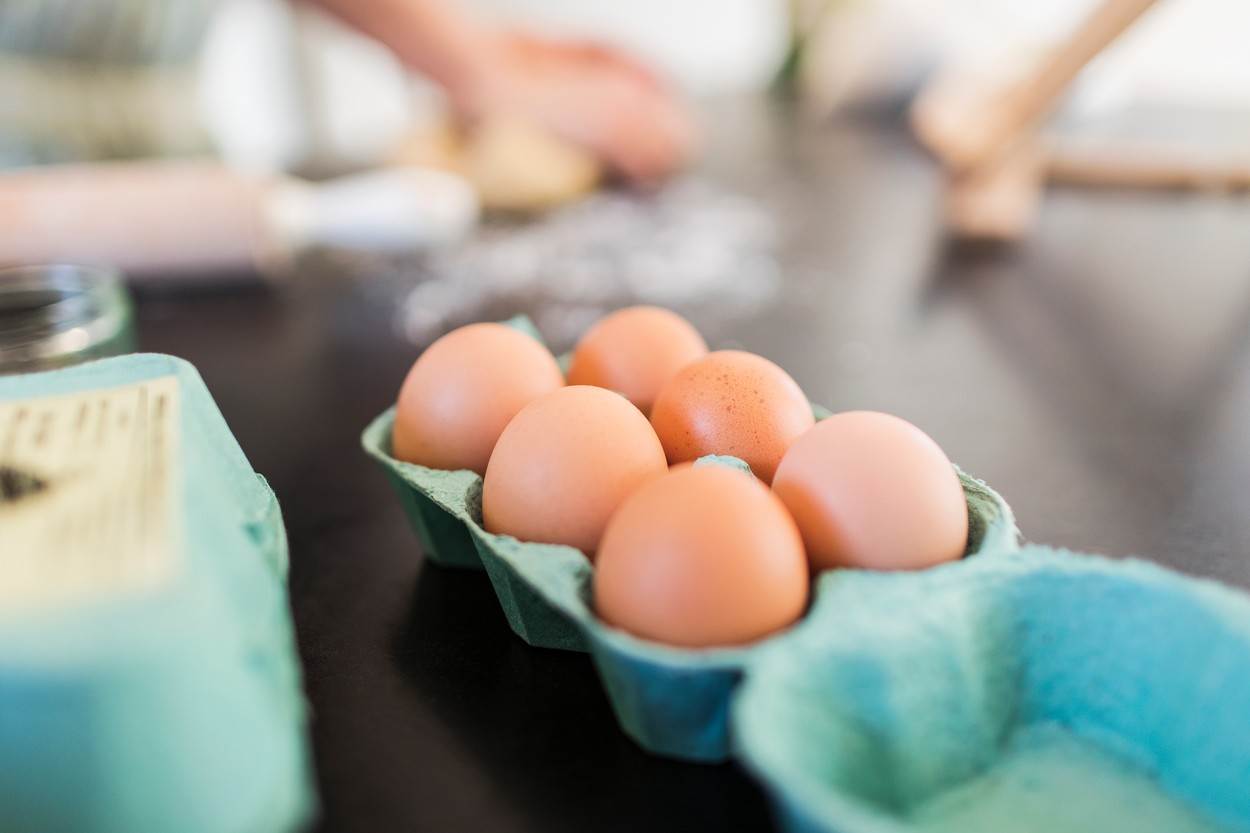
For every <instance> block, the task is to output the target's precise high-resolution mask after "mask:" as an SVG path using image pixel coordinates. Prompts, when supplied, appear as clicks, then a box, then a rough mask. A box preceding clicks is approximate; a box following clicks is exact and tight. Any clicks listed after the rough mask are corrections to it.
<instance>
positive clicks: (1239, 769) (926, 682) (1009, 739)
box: [732, 546, 1250, 833]
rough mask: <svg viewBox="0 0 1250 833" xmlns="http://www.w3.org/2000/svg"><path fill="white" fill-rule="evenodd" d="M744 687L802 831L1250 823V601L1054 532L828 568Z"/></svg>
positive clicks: (748, 716) (755, 729)
mask: <svg viewBox="0 0 1250 833" xmlns="http://www.w3.org/2000/svg"><path fill="white" fill-rule="evenodd" d="M815 596H816V601H815V604H814V606H813V609H812V611H811V613H810V614H809V616H808V620H807V623H805V626H804V627H803V628H801V629H799V630H797V631H796V632H795V633H794V635H793V636H792V638H790V639H788V640H786V641H785V643H784V644H779V643H778V644H774V645H770V646H764V647H762V648H761V650H760V652H759V656H758V658H757V659H756V660H755V661H754V662H753V664H752V667H751V671H750V674H749V675H748V677H747V679H746V681H745V683H744V684H743V685H742V686H741V687H740V689H739V693H738V695H737V696H736V697H735V699H734V705H733V709H732V712H733V719H732V725H733V730H734V739H735V745H736V750H735V751H736V754H737V756H738V757H739V758H740V760H742V761H743V762H744V764H745V765H746V767H747V768H748V769H749V770H750V771H751V772H753V773H754V774H755V776H756V777H757V778H758V779H759V780H760V781H761V782H762V783H763V785H764V786H765V788H766V790H767V791H768V792H769V793H770V794H771V796H772V798H773V800H774V806H775V807H776V809H777V810H778V812H777V816H778V819H779V820H780V821H781V823H782V825H783V826H784V827H785V828H786V829H787V830H791V831H796V833H798V831H802V833H904V832H905V831H920V830H924V831H939V830H943V831H944V830H951V831H954V830H959V831H968V833H976V831H1001V830H1064V831H1088V833H1105V832H1107V831H1133V832H1134V833H1165V832H1166V833H1197V831H1215V830H1223V831H1234V830H1240V831H1245V830H1250V720H1247V719H1246V710H1247V706H1250V598H1248V597H1246V596H1245V595H1243V594H1240V593H1237V592H1234V591H1232V590H1229V589H1228V588H1225V587H1222V586H1220V585H1217V584H1215V583H1213V582H1209V581H1204V580H1199V579H1192V578H1186V577H1182V576H1180V575H1177V574H1176V573H1172V572H1169V571H1167V570H1164V569H1162V568H1160V567H1156V566H1154V565H1151V564H1147V563H1144V562H1140V561H1133V560H1126V561H1110V560H1107V559H1104V558H1101V557H1097V556H1089V555H1078V554H1074V553H1071V552H1066V551H1060V550H1054V549H1051V548H1047V547H1042V546H1028V547H1025V548H1023V549H1021V550H1019V551H1018V552H1015V553H1011V554H1004V555H1003V556H1001V557H996V558H986V559H971V560H969V561H965V562H958V563H953V564H949V565H943V566H940V567H937V568H934V569H931V570H927V571H923V572H917V573H910V574H900V575H887V574H879V573H878V574H874V573H870V572H866V571H837V572H832V573H826V574H825V575H823V576H821V577H820V579H819V581H818V586H817V591H816V594H815Z"/></svg>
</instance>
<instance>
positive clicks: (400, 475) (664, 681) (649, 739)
mask: <svg viewBox="0 0 1250 833" xmlns="http://www.w3.org/2000/svg"><path fill="white" fill-rule="evenodd" d="M813 411H814V414H815V415H816V416H817V418H823V417H825V416H828V414H829V412H828V411H826V410H824V409H823V408H813ZM394 419H395V413H394V409H393V408H392V409H390V410H388V411H386V412H385V413H384V414H382V415H381V416H379V417H378V418H377V419H376V420H374V422H373V423H372V424H370V425H369V427H368V428H366V429H365V431H364V434H363V435H362V444H363V446H364V449H365V451H366V452H367V453H368V454H369V455H370V456H372V457H373V458H374V459H375V460H377V461H378V462H379V463H380V464H381V465H382V467H383V469H384V470H385V471H386V473H387V475H388V477H389V478H390V480H391V482H392V484H393V485H394V487H395V490H396V492H397V493H398V494H399V497H400V500H401V501H402V502H403V504H404V507H405V510H406V512H407V514H408V518H409V520H410V522H411V524H412V527H413V529H414V530H415V531H416V533H417V536H418V538H419V539H420V540H421V543H422V547H423V550H424V552H425V554H426V557H427V558H428V559H429V560H431V561H433V562H434V563H436V564H441V565H444V566H449V567H468V568H475V569H484V570H485V571H486V573H487V575H488V576H489V578H490V581H491V584H492V586H493V587H494V589H495V594H496V596H497V597H498V599H499V603H500V605H501V607H502V608H503V611H504V614H505V616H506V617H507V620H508V624H509V625H510V626H511V628H512V630H513V631H514V632H515V633H516V634H517V635H518V636H520V637H521V638H522V639H523V640H525V641H526V642H527V643H529V644H530V645H533V646H535V647H539V648H560V649H565V650H572V651H588V652H589V653H590V654H591V657H592V658H593V660H594V663H595V666H596V669H597V670H598V673H599V676H600V679H601V680H602V682H603V684H604V687H605V689H606V690H607V693H608V698H609V700H610V702H611V704H612V708H613V711H614V712H615V714H616V717H617V720H618V722H619V723H620V725H621V727H622V728H623V729H624V731H625V732H626V733H627V734H628V735H629V736H630V737H632V738H633V739H634V740H636V741H637V742H638V743H639V744H640V745H641V746H642V747H643V748H645V749H647V750H649V751H651V752H654V753H656V754H660V755H664V756H668V757H673V758H680V759H684V760H693V761H720V760H724V759H725V758H727V757H728V755H729V753H730V731H729V704H730V699H731V696H732V694H733V691H734V689H735V688H736V687H737V686H738V684H739V683H740V682H741V680H742V678H743V675H744V673H745V671H746V669H747V667H748V666H749V665H750V664H751V663H752V662H753V661H754V658H755V657H756V656H758V655H759V654H760V652H761V651H762V650H764V649H765V648H766V647H767V646H769V645H771V644H778V643H784V642H785V641H787V640H789V639H791V638H793V637H794V636H795V635H797V634H800V633H802V632H803V631H804V630H806V629H807V628H808V627H810V619H809V618H804V619H803V620H801V621H800V622H799V623H798V624H796V625H795V626H793V627H792V628H790V629H788V630H787V631H784V632H782V633H780V634H777V635H775V636H772V637H769V638H767V639H765V640H762V641H760V642H758V643H755V644H753V645H750V646H745V647H734V648H705V649H688V648H677V647H672V646H668V645H662V644H658V643H655V642H651V641H647V640H643V639H639V638H637V637H634V636H631V635H630V634H628V633H626V632H624V631H622V630H619V629H617V628H613V627H610V626H608V625H606V624H605V623H603V622H602V621H601V620H600V619H599V618H598V617H597V616H596V615H595V612H594V601H593V598H592V592H591V584H592V581H591V579H592V571H593V567H592V565H591V563H590V560H589V559H588V558H587V557H586V555H585V554H584V553H582V552H581V551H580V550H577V549H574V548H573V547H568V546H560V545H552V544H538V543H529V542H523V541H518V540H517V539H515V538H512V537H510V536H506V535H494V534H492V533H490V532H487V531H486V530H485V529H483V527H482V525H481V524H482V510H481V503H482V478H481V477H480V476H479V475H477V474H476V473H474V472H471V471H442V470H437V469H430V468H426V467H424V466H419V465H414V464H412V463H407V462H404V461H402V460H397V459H395V458H394V457H393V456H391V453H390V448H391V430H392V427H393V425H394ZM709 462H716V463H719V464H722V465H724V464H729V465H738V466H741V467H743V468H745V467H746V464H745V463H743V462H742V461H739V460H736V458H719V459H716V460H713V459H712V458H704V459H703V460H701V461H699V463H697V464H696V465H698V464H706V463H709ZM748 471H749V469H748ZM959 479H960V483H961V484H962V486H963V488H964V494H965V496H966V498H967V501H968V517H969V536H968V545H967V550H966V555H968V556H973V555H981V554H989V553H1002V552H1008V551H1011V550H1013V549H1015V548H1016V547H1017V546H1018V532H1017V529H1016V525H1015V520H1014V518H1013V516H1012V513H1011V509H1010V508H1009V507H1008V506H1007V504H1006V503H1005V502H1004V501H1003V500H1002V498H1001V497H999V496H998V495H997V494H996V493H995V492H994V491H993V490H992V489H990V488H989V487H988V486H986V485H985V484H984V483H983V482H981V481H980V480H977V479H976V478H974V477H971V476H969V475H967V474H965V473H964V472H959Z"/></svg>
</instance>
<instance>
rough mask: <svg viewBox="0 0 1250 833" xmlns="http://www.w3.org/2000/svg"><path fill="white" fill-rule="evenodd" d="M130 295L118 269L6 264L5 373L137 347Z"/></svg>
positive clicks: (0, 303)
mask: <svg viewBox="0 0 1250 833" xmlns="http://www.w3.org/2000/svg"><path fill="white" fill-rule="evenodd" d="M133 345H134V332H133V318H132V314H131V305H130V297H129V295H128V294H127V292H126V288H125V285H124V284H123V283H122V280H121V276H120V274H119V273H118V272H117V271H116V270H114V269H108V268H101V267H93V266H73V265H68V264H56V265H48V266H19V267H14V268H10V269H0V373H26V372H30V371H35V370H48V369H51V368H55V367H64V366H66V365H71V364H77V363H79V362H83V361H87V360H88V359H94V358H100V357H102V356H115V355H117V354H119V353H127V352H130V350H132V349H133Z"/></svg>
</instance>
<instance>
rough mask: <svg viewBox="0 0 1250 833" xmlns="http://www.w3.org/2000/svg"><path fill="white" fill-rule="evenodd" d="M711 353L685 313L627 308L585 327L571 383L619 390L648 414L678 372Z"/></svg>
mask: <svg viewBox="0 0 1250 833" xmlns="http://www.w3.org/2000/svg"><path fill="white" fill-rule="evenodd" d="M706 354H707V343H706V342H705V341H704V340H703V336H701V335H699V331H698V330H696V329H695V328H694V327H693V326H691V324H690V322H688V321H687V320H686V319H684V318H682V317H681V316H680V315H677V314H676V313H674V312H670V311H669V310H666V309H661V308H660V307H628V308H626V309H622V310H617V311H616V312H614V313H612V314H611V315H609V316H607V317H606V318H603V319H602V320H600V321H599V322H598V323H597V324H595V325H594V326H593V327H591V328H590V329H589V330H587V331H586V333H585V335H583V336H582V338H581V341H579V342H578V343H577V347H576V348H574V350H573V359H572V362H571V363H570V365H569V374H568V382H569V384H570V385H595V386H597V387H601V388H608V389H609V390H614V391H617V392H618V393H620V394H622V395H623V396H625V398H626V399H628V400H629V401H630V402H633V403H634V404H635V405H637V406H638V408H639V410H641V411H642V412H643V413H644V414H648V413H650V412H651V406H652V404H653V403H654V402H655V398H656V396H658V395H659V393H660V389H661V388H663V387H664V385H665V384H667V383H668V381H669V380H670V379H672V378H673V376H675V375H676V374H677V371H679V370H681V369H682V368H683V367H685V366H686V365H688V364H690V363H691V362H693V361H694V360H696V359H699V358H702V357H703V356H704V355H706Z"/></svg>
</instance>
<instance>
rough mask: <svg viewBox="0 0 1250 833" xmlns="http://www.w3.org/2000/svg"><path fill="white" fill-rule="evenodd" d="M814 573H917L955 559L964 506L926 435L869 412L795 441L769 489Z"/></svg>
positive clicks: (838, 419) (835, 420) (962, 536)
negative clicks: (794, 529) (797, 533)
mask: <svg viewBox="0 0 1250 833" xmlns="http://www.w3.org/2000/svg"><path fill="white" fill-rule="evenodd" d="M773 491H774V492H776V494H777V496H778V497H780V498H781V500H782V502H784V503H785V505H786V508H787V509H789V510H790V514H791V515H793V516H794V519H795V521H796V522H797V523H798V525H799V530H800V531H801V532H802V533H803V541H804V543H805V545H806V547H807V557H808V559H809V560H810V561H811V563H812V568H813V569H816V570H823V569H827V568H830V567H860V568H865V569H872V570H914V569H920V568H923V567H931V566H933V565H934V564H940V563H942V562H943V561H953V560H955V559H957V558H960V557H961V556H962V555H963V553H964V549H965V548H966V547H967V543H968V503H967V500H966V498H965V497H964V491H963V487H962V486H961V485H960V483H959V476H958V475H957V474H956V473H955V467H954V466H953V465H951V461H950V460H948V459H947V457H946V455H945V454H944V453H943V452H942V449H941V448H939V447H938V444H937V443H935V442H934V441H933V440H932V439H930V438H929V435H927V434H925V433H924V432H923V431H921V430H920V429H919V428H917V427H916V426H914V425H912V424H911V423H910V422H907V421H906V420H903V419H899V418H898V417H896V416H890V415H889V414H880V413H873V412H871V411H852V412H848V413H842V414H835V415H834V416H831V417H829V418H828V419H825V420H822V421H821V422H820V423H819V424H817V425H816V427H815V428H813V429H812V430H811V431H808V432H807V433H806V434H804V435H803V436H802V437H800V438H799V439H798V440H797V441H796V442H795V443H794V445H793V447H791V449H790V451H789V452H787V453H786V456H785V459H783V460H782V461H781V466H780V467H779V468H778V469H777V476H776V478H775V479H774V480H773Z"/></svg>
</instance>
